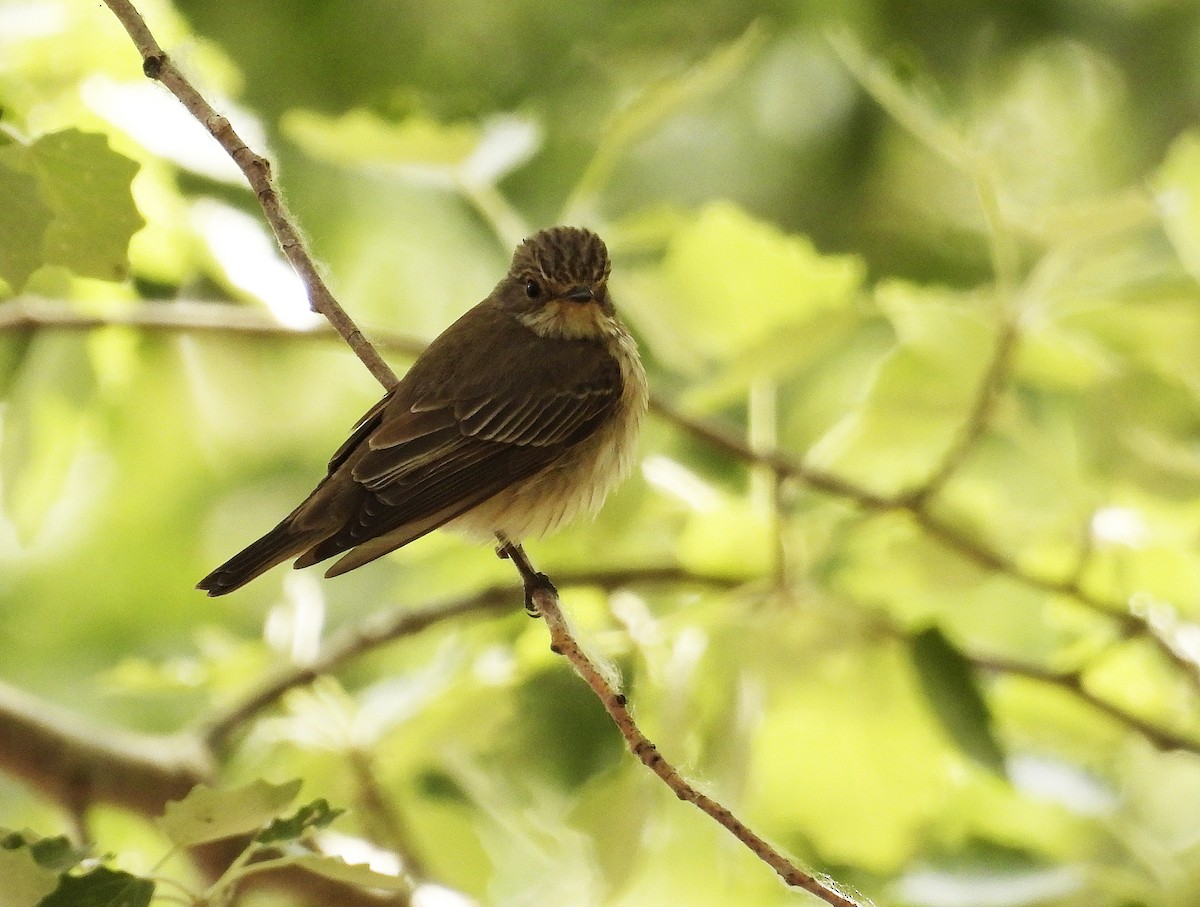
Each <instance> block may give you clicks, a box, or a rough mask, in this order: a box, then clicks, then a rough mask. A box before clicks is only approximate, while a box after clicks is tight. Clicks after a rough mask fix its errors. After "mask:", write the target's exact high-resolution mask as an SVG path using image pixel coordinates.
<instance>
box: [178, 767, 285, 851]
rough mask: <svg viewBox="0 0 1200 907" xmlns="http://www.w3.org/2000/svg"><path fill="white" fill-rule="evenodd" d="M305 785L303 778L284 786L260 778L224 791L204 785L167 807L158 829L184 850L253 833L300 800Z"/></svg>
mask: <svg viewBox="0 0 1200 907" xmlns="http://www.w3.org/2000/svg"><path fill="white" fill-rule="evenodd" d="M302 784H303V782H302V781H301V780H299V779H297V780H295V781H288V782H286V783H284V784H270V783H268V782H266V781H263V780H261V779H260V780H258V781H252V782H251V783H250V784H246V785H243V786H242V787H236V788H225V789H221V790H214V789H213V788H211V787H209V786H207V785H205V784H200V785H197V786H196V787H194V788H192V790H191V791H190V792H189V793H188V795H187V796H186V797H184V798H183V799H182V800H173V801H172V802H170V803H168V804H167V807H166V809H165V810H164V812H163V815H162V817H161V818H159V819H158V827H159V828H160V829H162V832H163V834H165V835H166V836H167V837H168V838H170V839H171V841H172V842H173V843H174V844H176V845H178V846H180V847H192V846H193V845H196V844H203V843H205V842H207V841H219V840H220V839H221V838H228V837H231V836H233V835H243V834H249V833H250V832H253V831H257V830H258V829H260V828H262V826H264V825H266V824H267V823H268V822H271V821H273V820H274V819H275V818H276V817H277V816H278V815H279V813H280V811H281V810H283V809H284V808H285V807H286V806H287V805H288V804H289V803H291V802H292V801H293V800H294V799H296V794H298V793H299V792H300V787H301V785H302Z"/></svg>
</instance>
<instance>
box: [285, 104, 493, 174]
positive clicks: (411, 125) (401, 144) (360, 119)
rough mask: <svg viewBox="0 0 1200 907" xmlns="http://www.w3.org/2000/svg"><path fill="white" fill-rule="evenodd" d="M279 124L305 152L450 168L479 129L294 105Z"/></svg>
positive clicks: (347, 160)
mask: <svg viewBox="0 0 1200 907" xmlns="http://www.w3.org/2000/svg"><path fill="white" fill-rule="evenodd" d="M281 126H282V128H283V130H284V133H285V134H286V135H287V136H288V138H290V139H291V140H292V141H293V142H295V143H296V144H297V145H299V146H300V147H301V148H303V149H304V151H305V152H306V153H308V154H310V155H312V156H313V157H315V158H318V159H320V160H324V161H330V162H332V163H337V164H343V165H361V164H385V165H386V164H391V165H406V166H419V167H428V168H449V167H455V166H457V165H459V164H461V163H463V162H464V161H465V160H466V159H467V157H468V156H469V155H470V154H471V152H472V151H473V150H474V149H475V147H476V145H477V144H478V143H479V139H480V134H481V133H480V129H479V127H478V126H476V125H475V124H473V123H468V122H457V123H439V122H438V121H436V120H434V119H431V118H430V117H427V116H421V115H414V116H410V117H408V118H406V119H404V120H400V121H398V122H397V121H391V120H385V119H383V118H382V117H380V116H378V115H377V114H374V113H371V112H370V111H367V110H361V109H355V110H351V111H348V112H346V113H344V114H342V115H340V116H326V115H325V114H321V113H316V112H315V111H309V110H293V111H290V112H289V113H287V114H286V115H285V116H284V118H283V120H282V122H281Z"/></svg>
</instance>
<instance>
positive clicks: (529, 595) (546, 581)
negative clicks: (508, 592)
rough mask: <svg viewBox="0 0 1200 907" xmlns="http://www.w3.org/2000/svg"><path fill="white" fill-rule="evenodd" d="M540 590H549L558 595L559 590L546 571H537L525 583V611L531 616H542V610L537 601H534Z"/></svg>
mask: <svg viewBox="0 0 1200 907" xmlns="http://www.w3.org/2000/svg"><path fill="white" fill-rule="evenodd" d="M539 592H549V593H550V594H551V595H558V590H557V589H555V588H554V583H552V582H550V577H548V576H546V574H544V573H535V574H534V575H533V576H532V577H531V578H530V579H529V580H528V581H526V583H525V611H526V613H527V614H528V615H529V616H530V617H541V616H542V612H541V611H539V610H538V606H537V603H536V602H535V601H534V599H535V597H536V595H537V593H539Z"/></svg>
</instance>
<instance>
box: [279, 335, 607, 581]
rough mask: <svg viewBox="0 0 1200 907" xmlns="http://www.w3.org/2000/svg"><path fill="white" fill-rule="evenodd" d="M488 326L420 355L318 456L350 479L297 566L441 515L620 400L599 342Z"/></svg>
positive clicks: (556, 446) (428, 526) (572, 436)
mask: <svg viewBox="0 0 1200 907" xmlns="http://www.w3.org/2000/svg"><path fill="white" fill-rule="evenodd" d="M505 322H508V323H505ZM490 327H491V330H490V331H489V332H488V336H487V338H485V339H482V340H481V341H480V342H477V343H475V344H472V345H471V347H470V349H467V350H464V351H461V352H460V355H458V356H457V361H453V362H447V358H446V357H444V356H433V357H431V356H429V355H428V353H427V354H426V355H425V356H422V357H421V359H420V360H418V362H417V363H416V364H415V365H414V366H413V368H412V369H411V370H410V372H409V374H408V375H406V376H405V378H404V380H403V381H402V382H401V384H400V385H399V386H398V387H397V388H396V389H395V391H393V392H392V393H391V394H390V395H389V396H388V397H386V398H385V399H384V400H383V401H381V402H380V404H379V405H377V406H376V408H375V409H373V410H372V411H371V412H369V413H368V414H367V416H366V417H364V419H363V420H362V421H361V422H360V423H359V425H358V426H357V428H356V430H355V432H354V433H353V434H352V436H351V440H350V441H348V442H347V443H346V445H343V448H342V449H341V450H339V451H338V454H337V455H335V457H334V460H333V462H331V464H330V467H331V478H334V476H333V472H334V471H338V472H339V473H340V472H343V471H344V472H345V473H348V475H346V476H345V478H343V477H342V476H341V475H339V476H338V477H337V478H336V479H335V481H342V482H345V481H347V480H350V481H352V482H353V485H354V486H355V491H356V492H357V493H356V494H355V495H354V503H353V506H352V507H351V508H350V509H349V511H350V512H347V513H346V517H347V519H346V520H345V522H344V523H343V525H342V527H341V529H340V530H338V531H337V532H335V533H333V534H332V535H331V536H329V537H328V538H326V539H325V540H324V541H323V542H321V543H320V544H319V545H317V546H315V547H314V548H313V549H312V550H311V551H310V552H309V553H308V554H306V555H305V556H304V557H303V558H302V559H301V561H302V563H301V565H302V566H303V565H306V564H310V563H315V562H316V561H319V560H323V559H324V558H326V557H331V556H332V555H334V554H337V553H339V552H342V551H346V550H348V549H350V548H353V547H354V546H356V545H360V544H362V543H364V542H366V541H368V540H371V539H376V538H378V537H380V536H383V535H385V534H387V535H394V537H395V539H396V544H395V545H392V546H391V548H395V547H399V545H402V544H406V543H407V542H408V541H411V540H412V538H416V537H417V536H418V535H423V534H424V533H426V532H429V531H431V530H432V529H435V528H437V527H438V526H440V525H443V524H444V523H446V522H448V521H449V520H451V519H453V518H454V517H456V516H459V515H460V514H462V513H464V512H465V511H467V510H469V509H471V508H472V507H475V506H477V505H478V504H480V503H482V502H483V501H485V500H487V499H488V498H490V497H492V496H493V495H495V494H497V493H498V492H500V491H501V490H503V489H504V488H507V487H508V486H510V485H512V484H514V483H515V482H519V481H521V480H522V479H525V478H527V477H529V476H531V475H533V474H535V473H537V472H538V471H539V470H541V469H543V468H545V467H546V466H548V465H550V464H551V463H553V462H554V461H555V460H556V459H557V458H558V457H560V456H561V455H562V454H563V453H564V452H566V451H567V450H569V449H570V448H571V447H572V446H573V445H575V444H577V443H579V442H580V441H582V440H583V439H584V438H586V437H587V436H588V435H590V434H591V433H592V432H593V431H595V429H596V427H597V426H598V425H599V424H600V423H601V422H602V421H603V420H604V418H605V417H606V416H607V415H609V414H610V413H611V411H612V408H613V407H614V406H615V405H616V403H617V401H618V400H619V399H620V396H621V392H622V389H623V384H622V379H621V373H620V369H619V367H618V365H617V363H616V361H615V360H614V359H613V358H612V356H611V355H609V354H608V352H607V351H606V350H605V349H604V348H603V347H602V346H601V345H599V344H595V343H586V342H579V341H566V340H564V341H556V340H551V339H547V338H541V337H537V336H536V335H534V334H532V332H530V331H529V330H528V329H526V328H525V327H523V326H522V325H519V324H517V323H516V322H513V321H512V319H510V318H508V317H507V316H504V317H503V320H502V321H498V322H497V323H495V324H493V325H491V326H490ZM445 337H446V335H443V336H442V338H439V341H435V345H436V344H438V343H441V342H443V341H444V339H445ZM428 352H436V351H435V350H433V349H432V348H431V350H430V351H428ZM429 361H432V363H433V365H432V367H431V366H429V365H426V363H427V362H429ZM405 527H411V528H412V530H413V531H414V534H413V535H411V536H408V535H407V534H406V532H405ZM391 548H386V549H384V550H381V551H379V554H383V553H385V551H386V550H391ZM376 556H378V555H376Z"/></svg>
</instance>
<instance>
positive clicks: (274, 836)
mask: <svg viewBox="0 0 1200 907" xmlns="http://www.w3.org/2000/svg"><path fill="white" fill-rule="evenodd" d="M344 812H345V810H344V809H331V808H330V807H329V803H328V802H326V800H325V799H324V798H323V797H322V798H320V799H317V800H313V801H312V803H306V804H305V805H304V806H301V807H300V808H299V809H298V810H296V812H294V813H293V814H292V815H290V816H288V817H287V818H280V819H276V820H274V821H273V822H272V823H271V824H270V825H268V826H267V827H266V828H264V829H263V830H262V831H260V832H259V833H258V835H257V836H255V838H254V840H255V841H257V842H258V843H259V844H275V843H278V842H280V841H295V840H297V839H299V838H301V837H303V836H304V834H305V832H308V831H310V830H315V829H318V828H324V827H325V826H326V825H328V824H329V823H330V822H332V821H333V820H334V819H336V818H337V817H338V816H340V815H341V814H342V813H344Z"/></svg>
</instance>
